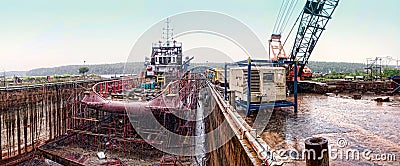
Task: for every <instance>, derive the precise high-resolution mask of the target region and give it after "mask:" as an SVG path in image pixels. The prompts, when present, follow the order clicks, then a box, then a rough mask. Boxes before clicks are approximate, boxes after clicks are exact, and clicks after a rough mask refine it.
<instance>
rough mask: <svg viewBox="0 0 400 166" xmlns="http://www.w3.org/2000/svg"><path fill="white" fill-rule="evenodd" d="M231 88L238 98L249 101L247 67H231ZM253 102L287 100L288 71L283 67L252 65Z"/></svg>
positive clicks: (251, 88) (251, 86) (251, 89)
mask: <svg viewBox="0 0 400 166" xmlns="http://www.w3.org/2000/svg"><path fill="white" fill-rule="evenodd" d="M228 78H229V86H230V90H232V91H235V96H236V100H239V101H245V102H247V91H248V85H247V67H236V68H230V74H229V77H228ZM250 82H251V85H250V92H251V93H250V94H251V101H250V102H251V103H271V102H275V101H283V100H286V73H285V68H283V67H272V66H262V67H252V69H251V74H250Z"/></svg>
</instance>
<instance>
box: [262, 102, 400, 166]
mask: <svg viewBox="0 0 400 166" xmlns="http://www.w3.org/2000/svg"><path fill="white" fill-rule="evenodd" d="M389 105H390V103H383V104H381V105H378V104H377V103H376V102H375V101H372V100H370V98H366V99H363V100H353V99H349V98H341V97H328V96H321V95H308V94H307V96H304V95H303V96H299V112H298V113H297V114H295V113H293V110H292V109H286V108H284V109H282V110H278V111H274V113H273V115H272V117H271V119H270V121H269V123H268V125H267V127H266V129H265V130H264V132H263V134H262V135H261V137H262V138H263V139H264V140H265V141H266V142H267V143H268V144H269V145H270V146H271V147H272V148H273V149H276V150H280V149H291V148H292V149H293V148H294V149H297V150H298V151H299V152H301V151H302V150H303V149H304V140H305V139H306V138H309V137H313V136H322V137H325V138H327V139H328V141H329V145H330V146H331V147H332V148H335V149H338V150H343V151H344V152H347V150H349V149H350V150H358V151H360V152H363V151H364V150H367V149H368V150H371V151H372V152H373V153H371V154H373V155H374V154H381V153H385V154H394V155H396V160H397V161H396V162H387V161H379V162H378V161H368V160H364V158H362V157H361V158H360V160H346V159H343V160H340V159H336V160H332V158H331V161H330V163H331V165H343V163H346V164H345V165H374V164H379V165H400V134H399V133H400V123H399V121H400V107H393V106H389ZM338 140H345V143H346V146H345V147H344V148H340V147H338V145H337V141H338ZM370 156H371V157H373V156H372V155H370ZM297 164H298V165H305V162H304V161H302V162H297ZM297 164H296V165H297Z"/></svg>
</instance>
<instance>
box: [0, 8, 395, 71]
mask: <svg viewBox="0 0 400 166" xmlns="http://www.w3.org/2000/svg"><path fill="white" fill-rule="evenodd" d="M281 3H282V0H252V1H245V0H242V1H236V0H218V1H214V0H202V1H190V0H188V1H181V0H169V1H157V0H142V1H134V0H126V1H106V0H104V1H103V0H86V1H81V0H68V1H53V0H35V1H28V0H25V1H11V0H1V1H0V22H1V26H0V58H1V61H0V70H5V71H15V70H30V69H34V68H41V67H55V66H64V65H72V64H84V61H85V62H86V64H104V63H117V62H125V61H127V59H129V58H131V59H135V60H137V61H142V59H143V58H142V57H140V58H139V57H137V58H132V57H129V56H130V53H131V51H132V48H133V47H134V45H135V43H136V42H137V40H138V39H140V37H141V36H142V35H143V34H144V33H145V32H146V31H147V30H148V29H149V28H151V27H152V26H154V25H156V24H157V23H160V21H161V22H162V21H163V20H164V19H165V18H167V17H171V16H173V15H176V14H179V13H183V12H189V11H195V10H205V11H215V12H218V13H223V14H226V15H228V16H230V17H233V18H235V19H237V20H239V21H240V22H242V23H244V24H245V25H247V26H248V27H249V29H250V30H251V31H253V32H254V34H255V35H256V36H257V37H258V38H259V40H260V41H261V42H262V43H264V44H265V47H267V43H268V42H267V41H268V40H269V37H270V35H271V33H272V29H273V26H274V23H275V20H276V17H277V14H278V12H279V7H280V5H281ZM304 3H305V0H299V2H298V3H297V6H296V8H295V10H294V14H293V15H292V17H291V20H290V22H289V26H288V27H290V26H291V25H292V24H293V23H294V20H295V18H296V17H297V15H298V14H299V13H300V10H301V8H302V7H303V5H304ZM398 6H400V1H397V0H381V1H376V0H340V4H339V6H338V7H337V9H336V11H335V12H334V14H333V19H332V20H331V21H330V22H329V23H328V25H327V29H326V30H325V31H324V32H323V34H322V37H321V39H320V40H319V42H318V44H317V46H316V48H315V49H314V52H313V54H312V55H311V58H310V60H312V61H334V62H360V63H364V62H366V58H373V57H376V56H391V57H393V58H395V59H400V54H399V52H400V47H399V45H400V31H399V30H398V28H397V27H399V25H400V19H399V18H400V12H398ZM171 21H172V22H171V26H172V27H174V20H171ZM175 21H177V20H175ZM199 21H203V22H204V21H207V20H199ZM175 24H179V22H175ZM160 25H161V24H160ZM229 28H234V27H229ZM289 29H290V28H287V29H286V31H284V32H283V36H285V34H287V33H288V31H289ZM159 33H160V34H155V35H158V36H160V40H161V30H160V31H159ZM192 36H193V37H191V36H190V35H187V36H184V37H181V38H180V39H181V40H182V42H183V49H184V53H185V52H188V53H191V54H197V53H198V51H197V53H196V50H199V49H198V48H196V47H199V48H202V47H205V46H204V45H199V46H196V42H194V41H201V39H203V40H204V39H210V40H209V41H208V42H209V43H211V44H210V45H217V46H218V44H214V43H213V42H214V41H215V42H216V43H218V42H217V41H218V40H221V39H214V38H216V37H215V36H209V35H208V36H207V35H203V36H202V37H198V36H197V37H196V35H192ZM292 38H294V36H289V42H288V44H287V45H286V47H288V48H286V49H289V47H291V45H292V44H293V43H291V39H292ZM178 39H179V38H177V40H178ZM211 39H212V40H211ZM154 42H157V41H154ZM221 42H222V43H223V42H226V41H222V40H221V41H220V43H221ZM221 45H223V44H221ZM145 47H146V46H144V45H143V46H142V47H141V49H145V50H148V51H150V49H151V43H148V47H147V48H145ZM226 47H228V46H226ZM229 47H235V46H229ZM188 48H191V49H188ZM224 49H226V48H224ZM235 49H237V48H232V50H235ZM205 52H206V53H207V54H209V55H212V53H213V52H214V53H215V55H214V57H215V56H217V55H218V56H219V55H220V54H221V52H224V53H225V54H229V55H228V56H229V57H230V56H231V54H243V53H240V51H239V52H233V51H231V52H229V51H223V50H222V51H221V50H218V48H211V49H206V50H205ZM223 56H224V55H221V57H223ZM232 56H233V55H232ZM128 57H129V58H128ZM212 57H213V56H211V58H212ZM242 57H245V56H243V55H241V56H240V57H239V58H242ZM195 59H196V58H195ZM197 59H198V62H203V61H204V62H206V61H207V57H202V58H197ZM217 59H218V58H217ZM219 59H223V58H219ZM227 59H229V60H231V59H235V58H227ZM235 60H236V59H235ZM221 61H222V60H221Z"/></svg>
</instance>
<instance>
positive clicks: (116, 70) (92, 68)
mask: <svg viewBox="0 0 400 166" xmlns="http://www.w3.org/2000/svg"><path fill="white" fill-rule="evenodd" d="M124 65H125V63H114V64H96V65H85V66H87V67H89V73H88V74H121V73H124ZM191 65H192V66H197V65H206V66H211V67H224V64H223V63H193V64H191ZM82 66H83V65H68V66H60V67H52V68H37V69H32V70H29V71H10V72H6V76H7V77H12V76H14V75H15V76H20V77H21V76H22V77H23V76H47V75H55V74H57V75H63V74H75V75H79V73H78V69H79V68H80V67H82ZM308 66H309V67H310V68H311V70H312V71H313V72H321V73H329V71H335V72H337V73H340V72H343V73H353V72H356V71H359V72H363V71H364V68H365V64H363V63H346V62H316V61H310V62H309V65H308ZM126 67H127V68H126V69H125V73H139V72H140V71H141V70H143V68H144V65H143V62H132V63H128V64H127V65H126ZM0 75H1V74H0Z"/></svg>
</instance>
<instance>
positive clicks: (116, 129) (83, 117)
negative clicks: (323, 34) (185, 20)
mask: <svg viewBox="0 0 400 166" xmlns="http://www.w3.org/2000/svg"><path fill="white" fill-rule="evenodd" d="M199 80H202V81H204V82H202V83H199V82H197V83H196V84H199V86H200V84H202V85H201V86H204V87H205V89H206V91H207V92H202V94H203V95H205V97H199V98H198V99H199V100H198V101H193V102H194V103H196V105H197V106H198V107H197V109H204V110H205V109H210V110H212V112H211V113H210V114H209V115H208V116H207V117H205V119H204V121H203V125H204V128H205V131H204V132H206V133H207V132H210V131H212V130H214V129H215V128H217V127H218V126H220V125H221V124H223V122H224V121H226V122H228V123H227V124H225V125H222V126H223V130H222V131H223V132H222V133H215V135H213V136H212V137H206V138H205V140H203V141H200V142H190V141H189V142H185V141H184V140H181V141H182V144H187V146H183V147H184V148H186V147H189V146H195V144H200V145H199V146H197V147H201V148H205V147H204V146H212V145H213V144H215V143H216V141H218V139H223V137H224V134H226V133H227V132H228V130H231V131H232V132H233V133H235V136H234V137H233V138H232V139H230V140H229V141H228V142H227V143H226V144H224V145H223V146H221V147H219V148H217V149H216V150H214V151H211V152H208V153H205V154H203V155H199V156H201V157H199V156H196V157H190V156H177V155H173V154H167V153H165V152H162V151H160V150H158V149H156V148H154V147H152V145H150V144H149V143H148V142H146V141H149V138H150V137H154V138H156V137H160V136H161V135H160V132H158V131H147V132H148V133H149V134H148V137H149V138H142V137H140V136H139V135H138V134H137V133H136V132H135V129H134V127H133V126H132V124H131V123H130V121H129V118H128V115H127V114H126V113H121V112H116V113H113V112H110V111H108V110H104V109H103V110H102V109H95V108H89V107H88V106H87V105H84V104H82V102H81V101H82V99H84V97H85V95H87V93H86V92H87V90H89V89H94V90H95V91H97V93H98V94H102V96H104V97H107V96H108V95H110V94H113V96H114V97H113V98H118V97H119V96H120V95H118V94H122V90H123V89H126V88H131V87H130V86H133V85H134V83H133V82H134V81H133V79H130V78H121V79H116V80H107V81H81V82H65V83H52V84H42V85H35V86H21V87H10V88H7V89H1V91H0V93H1V116H0V121H1V123H0V124H1V125H0V127H1V144H0V145H1V150H2V155H1V165H59V164H62V165H232V164H233V165H282V164H283V165H305V162H304V160H301V156H297V157H299V158H300V159H299V158H296V157H293V158H290V160H284V159H282V158H280V157H276V156H275V157H273V158H272V156H271V154H270V153H267V152H272V151H273V150H280V149H297V150H299V151H301V150H303V149H304V144H303V142H304V140H305V139H306V138H308V137H312V136H322V137H324V138H327V139H328V140H329V142H330V144H331V145H332V147H335V146H336V143H335V142H336V141H337V140H339V139H344V140H346V141H347V146H346V147H343V149H370V150H372V151H373V152H374V153H376V154H378V153H379V154H386V155H392V156H391V158H390V159H391V160H389V158H388V159H387V160H386V161H385V160H381V161H379V160H362V159H360V160H346V159H345V158H344V159H339V158H337V159H332V158H331V161H330V163H331V164H333V165H342V164H344V163H345V165H359V164H360V163H361V164H363V163H364V164H367V165H368V164H371V163H376V164H382V165H386V164H388V163H389V165H398V164H399V161H398V160H396V157H398V156H396V155H398V154H399V152H400V148H399V147H400V146H399V144H398V142H399V141H400V138H399V135H398V133H399V131H398V129H399V128H400V126H398V125H399V124H398V123H396V122H397V120H398V117H399V116H400V115H399V114H400V112H399V108H400V101H399V96H398V95H394V96H389V101H390V102H377V101H374V100H375V99H376V98H378V96H376V95H370V94H366V95H363V96H362V98H361V99H358V98H357V99H354V97H353V95H351V94H348V93H339V94H337V95H335V94H328V95H324V94H302V95H300V96H299V105H298V107H299V111H298V112H297V113H294V112H293V110H292V109H290V108H282V109H275V111H273V113H272V115H271V118H270V121H269V122H267V125H266V127H265V129H264V130H263V131H262V132H261V134H260V135H257V134H255V133H254V131H252V130H251V127H250V125H251V124H252V118H251V117H250V118H246V112H245V111H244V109H240V108H237V109H235V108H234V107H232V106H229V102H227V101H226V102H225V101H224V99H223V94H224V91H220V90H218V89H219V88H218V87H217V86H215V85H212V84H211V83H209V84H207V83H206V82H207V81H206V80H205V79H199ZM95 85H96V86H95ZM193 85H194V84H193ZM93 87H97V88H93ZM106 89H107V91H106ZM183 89H184V88H183ZM187 90H188V89H187ZM106 92H110V93H106ZM196 93H200V92H196ZM171 94H172V93H171ZM124 95H126V94H124ZM187 95H189V94H187ZM187 95H186V97H187ZM109 97H110V96H109ZM206 98H210V99H211V100H210V101H211V102H210V103H209V104H207V102H206V101H204V100H205V99H206ZM381 98H384V97H381ZM131 99H132V98H131ZM114 100H117V99H114ZM227 104H228V105H227ZM235 107H236V106H235ZM154 113H155V112H154V110H153V114H154ZM159 113H160V115H161V114H163V116H162V117H163V118H161V119H167V120H168V121H169V122H172V123H170V124H169V125H168V123H167V125H164V126H170V130H174V129H176V130H175V131H177V132H180V134H181V135H184V136H189V135H196V133H198V132H196V130H199V129H201V127H200V128H199V127H196V124H193V123H188V121H186V122H185V121H182V122H178V121H175V120H173V119H176V117H173V116H169V115H170V114H169V113H168V111H166V112H159ZM155 115H156V114H155ZM164 115H166V116H164ZM246 121H247V122H246ZM164 122H167V121H161V122H160V123H164ZM249 124H250V125H249ZM178 129H179V130H178ZM388 129H390V130H388ZM153 140H156V139H153ZM160 144H163V143H160ZM164 144H165V143H164ZM336 148H337V147H336ZM194 149H195V148H194ZM205 149H207V148H205ZM99 152H100V153H101V154H104V155H105V156H106V157H105V158H104V159H100V158H99ZM300 155H301V154H300ZM371 157H373V156H372V155H371Z"/></svg>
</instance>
